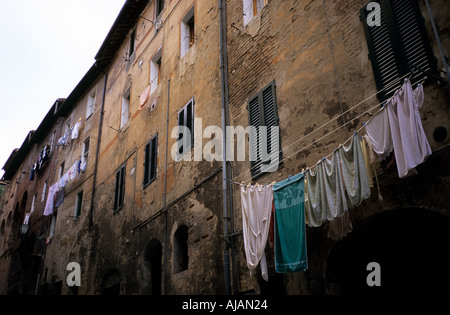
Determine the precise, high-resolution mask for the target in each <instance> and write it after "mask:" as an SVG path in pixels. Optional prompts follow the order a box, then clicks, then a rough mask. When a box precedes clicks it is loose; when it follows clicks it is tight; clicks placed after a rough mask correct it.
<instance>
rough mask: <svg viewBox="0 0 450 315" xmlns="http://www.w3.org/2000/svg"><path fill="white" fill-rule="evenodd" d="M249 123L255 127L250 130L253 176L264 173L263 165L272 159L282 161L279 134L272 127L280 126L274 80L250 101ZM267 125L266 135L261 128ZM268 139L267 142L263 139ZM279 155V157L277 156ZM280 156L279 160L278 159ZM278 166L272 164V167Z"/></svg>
mask: <svg viewBox="0 0 450 315" xmlns="http://www.w3.org/2000/svg"><path fill="white" fill-rule="evenodd" d="M247 107H248V117H249V125H250V126H253V127H255V128H254V129H252V130H251V132H250V156H251V157H252V158H251V161H250V170H251V173H252V178H256V177H257V176H259V175H260V174H261V173H262V166H263V164H265V163H268V162H272V161H281V150H280V147H281V146H280V139H279V135H278V137H277V135H276V134H273V133H272V128H271V127H277V126H279V120H278V110H277V100H276V91H275V82H274V81H272V82H271V83H270V84H269V85H268V86H266V87H265V88H263V89H262V90H261V91H260V92H258V93H257V94H256V95H255V96H253V97H252V98H251V99H250V100H249V102H248V105H247ZM259 127H267V129H266V132H267V134H266V135H263V134H262V133H261V132H262V131H263V130H261V128H259ZM264 140H266V143H264V142H263V141H264ZM277 155H278V157H277ZM277 158H278V160H277ZM272 166H273V167H278V164H277V165H271V166H270V168H272Z"/></svg>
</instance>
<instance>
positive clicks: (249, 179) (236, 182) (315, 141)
mask: <svg viewBox="0 0 450 315" xmlns="http://www.w3.org/2000/svg"><path fill="white" fill-rule="evenodd" d="M408 75H409V76H411V75H412V73H411V72H410V73H408V74H406V75H404V76H403V77H401V78H400V79H404V78H405V77H406V76H408ZM424 80H425V79H421V80H419V81H417V82H416V83H414V84H413V85H415V84H419V83H421V82H423V81H424ZM388 87H390V86H386V87H385V88H388ZM398 90H399V89H398ZM381 91H382V90H380V91H378V92H377V93H375V94H373V95H372V96H370V97H368V98H366V99H365V100H363V101H362V102H360V103H358V104H356V105H355V106H353V107H352V108H350V109H349V110H347V111H345V112H344V113H342V114H340V115H338V116H337V117H334V118H333V119H332V120H335V119H337V118H338V117H340V116H341V115H343V114H345V113H347V112H348V111H350V110H352V109H353V108H355V107H356V106H359V105H360V104H362V103H363V102H365V101H367V100H368V99H369V98H371V97H373V96H374V95H376V94H378V93H380V92H381ZM392 97H393V96H392ZM392 97H391V98H389V99H388V100H386V101H383V102H380V103H378V104H376V105H375V106H373V107H371V108H370V109H368V110H367V111H364V112H363V113H361V114H360V115H358V116H356V117H354V118H353V119H352V120H350V121H348V122H346V123H345V124H342V125H341V126H339V127H338V128H336V129H334V130H332V131H330V132H328V133H326V134H324V135H323V136H322V137H320V138H318V139H316V140H314V141H313V142H311V143H309V144H307V145H306V146H304V147H302V148H301V149H300V150H298V151H295V152H293V153H292V154H290V155H288V156H286V157H284V158H283V159H281V160H280V161H279V162H282V161H284V160H287V159H289V158H290V157H292V156H293V155H295V154H297V153H299V152H301V151H303V150H305V149H306V148H308V147H310V146H312V145H313V144H315V143H317V142H319V141H321V140H322V139H324V138H325V137H327V136H329V135H330V134H332V133H334V132H336V131H337V130H339V129H341V128H343V127H345V126H346V125H348V124H350V123H351V122H353V121H354V120H356V119H358V118H360V117H361V116H364V115H365V114H367V113H370V112H371V111H372V110H373V109H375V108H377V107H379V106H380V105H383V106H382V107H381V108H379V110H378V111H377V112H375V113H374V114H373V115H372V116H371V117H370V118H369V119H368V121H366V122H363V125H362V126H361V127H360V128H358V129H357V130H356V131H355V132H356V133H359V132H360V131H361V130H362V129H363V128H365V124H367V123H368V122H370V120H371V119H372V118H373V117H374V116H375V115H376V114H377V113H378V112H380V111H381V110H382V109H383V108H384V104H386V103H388V101H389V100H390V99H392ZM332 120H330V121H332ZM330 121H328V122H327V123H325V124H324V125H322V126H319V127H318V128H316V129H315V130H314V131H317V130H319V129H321V128H322V127H324V126H325V125H327V124H328V123H330ZM314 131H313V132H314ZM311 133H312V132H311ZM311 133H309V134H308V135H306V136H309V135H310V134H311ZM306 136H304V137H302V138H301V139H299V140H296V141H294V142H293V143H291V144H289V145H288V146H286V147H285V148H283V149H282V150H283V151H285V150H286V149H287V148H289V147H291V146H292V145H293V144H295V143H297V142H299V141H300V140H303V139H304V138H305V137H306ZM352 138H353V136H351V137H349V138H348V139H347V140H345V141H344V142H343V143H341V144H340V145H339V147H340V146H342V145H344V144H345V143H347V142H348V141H350V140H351V139H352ZM339 147H338V148H339ZM338 148H336V149H338ZM336 149H335V150H336ZM335 150H333V151H332V152H331V153H330V154H328V155H327V156H325V157H323V158H322V159H321V160H323V159H324V158H328V157H329V156H331V154H333V152H334V151H335ZM321 160H319V161H318V162H317V163H315V164H314V165H312V166H310V167H306V169H311V168H313V167H315V166H316V165H317V164H318V163H319V162H320V161H321ZM262 163H263V161H260V162H259V163H257V164H255V165H253V166H252V167H250V168H249V169H248V170H246V171H244V172H242V173H240V174H239V175H236V176H234V178H233V179H226V180H227V181H228V182H231V183H234V184H237V185H242V184H243V183H244V182H247V181H251V179H252V178H248V179H246V180H243V181H241V182H238V181H236V179H237V178H239V177H240V176H242V175H244V174H246V173H247V172H250V171H251V170H252V169H254V168H255V167H258V166H259V165H261V164H262Z"/></svg>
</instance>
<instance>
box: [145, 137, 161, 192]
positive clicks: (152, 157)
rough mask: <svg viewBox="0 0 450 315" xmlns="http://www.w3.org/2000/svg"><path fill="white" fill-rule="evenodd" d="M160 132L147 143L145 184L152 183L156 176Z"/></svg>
mask: <svg viewBox="0 0 450 315" xmlns="http://www.w3.org/2000/svg"><path fill="white" fill-rule="evenodd" d="M157 146H158V134H156V135H155V136H154V137H153V138H152V139H151V140H150V141H149V142H148V143H147V144H146V145H145V161H144V180H143V185H144V186H146V185H148V184H150V183H151V182H152V181H153V180H154V179H155V178H156V154H157Z"/></svg>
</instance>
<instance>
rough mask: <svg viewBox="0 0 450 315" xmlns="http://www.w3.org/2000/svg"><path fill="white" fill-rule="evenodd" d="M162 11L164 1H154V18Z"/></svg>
mask: <svg viewBox="0 0 450 315" xmlns="http://www.w3.org/2000/svg"><path fill="white" fill-rule="evenodd" d="M162 10H164V0H156V17H158V16H159V15H160V14H161V12H162Z"/></svg>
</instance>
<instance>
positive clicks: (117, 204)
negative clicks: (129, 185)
mask: <svg viewBox="0 0 450 315" xmlns="http://www.w3.org/2000/svg"><path fill="white" fill-rule="evenodd" d="M124 197H125V165H124V166H122V167H121V168H120V169H119V170H118V171H117V173H116V189H115V195H114V212H116V211H118V210H119V209H120V208H121V207H122V206H123V203H124Z"/></svg>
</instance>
